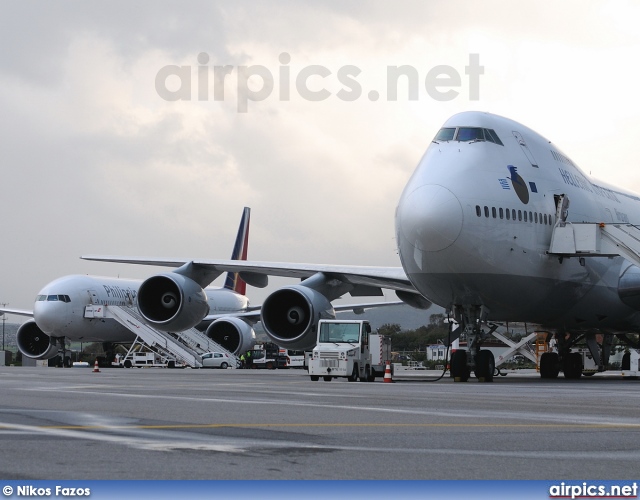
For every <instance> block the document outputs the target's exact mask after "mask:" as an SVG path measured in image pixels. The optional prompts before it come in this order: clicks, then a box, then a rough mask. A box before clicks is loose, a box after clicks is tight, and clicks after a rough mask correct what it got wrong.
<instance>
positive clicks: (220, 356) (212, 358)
mask: <svg viewBox="0 0 640 500" xmlns="http://www.w3.org/2000/svg"><path fill="white" fill-rule="evenodd" d="M230 365H231V358H230V357H229V355H228V354H226V353H224V352H208V353H206V354H203V355H202V368H222V369H223V370H226V369H227V368H229V366H230Z"/></svg>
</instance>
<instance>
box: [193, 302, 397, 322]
mask: <svg viewBox="0 0 640 500" xmlns="http://www.w3.org/2000/svg"><path fill="white" fill-rule="evenodd" d="M403 304H404V302H402V301H400V300H398V301H395V302H367V303H366V304H342V305H337V306H333V310H334V311H336V312H346V311H353V312H354V313H355V314H362V313H364V311H365V310H367V309H374V308H376V307H388V306H399V305H403ZM229 317H233V318H241V319H244V320H246V321H248V322H249V323H257V322H258V321H260V306H257V307H253V308H251V310H249V311H246V312H241V313H225V314H209V315H207V316H205V317H204V318H203V320H202V321H203V322H204V323H210V322H212V321H215V320H217V319H220V318H229Z"/></svg>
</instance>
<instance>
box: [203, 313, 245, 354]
mask: <svg viewBox="0 0 640 500" xmlns="http://www.w3.org/2000/svg"><path fill="white" fill-rule="evenodd" d="M205 333H206V335H207V337H209V338H210V339H211V340H213V341H214V342H216V343H217V344H220V345H221V346H222V347H224V348H225V349H226V350H227V351H229V352H231V353H233V354H241V353H244V352H247V351H248V350H250V349H253V347H254V346H255V345H256V332H254V331H253V328H251V326H249V324H247V323H246V322H245V321H243V320H241V319H240V318H232V317H229V318H220V319H217V320H215V321H214V322H213V323H211V324H210V325H209V327H208V328H207V330H206V332H205Z"/></svg>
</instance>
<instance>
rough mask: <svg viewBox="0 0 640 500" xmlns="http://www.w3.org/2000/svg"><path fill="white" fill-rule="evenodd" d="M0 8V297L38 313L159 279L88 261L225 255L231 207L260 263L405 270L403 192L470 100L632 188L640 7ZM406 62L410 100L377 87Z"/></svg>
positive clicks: (287, 4) (253, 294) (639, 180)
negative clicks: (245, 210)
mask: <svg viewBox="0 0 640 500" xmlns="http://www.w3.org/2000/svg"><path fill="white" fill-rule="evenodd" d="M2 7H3V12H2V16H0V42H1V46H2V49H1V51H0V89H1V91H2V92H1V93H0V137H1V140H0V162H1V169H0V172H1V174H2V175H1V177H0V221H1V223H0V238H1V242H2V243H1V244H0V302H8V303H9V304H10V306H11V307H16V308H32V305H33V298H34V296H35V295H36V293H37V292H38V291H39V290H40V288H41V287H42V286H43V285H45V284H46V283H47V282H49V281H51V280H52V279H54V278H56V277H59V276H62V275H65V274H74V273H82V274H102V275H110V276H118V275H119V276H122V277H136V278H138V277H140V278H141V277H145V276H148V275H150V274H151V272H152V271H153V269H151V268H143V267H137V266H122V265H109V264H100V263H92V262H85V261H81V260H80V259H79V256H80V255H82V254H89V253H99V254H114V255H143V256H159V257H202V258H205V257H209V258H228V257H229V255H230V252H231V247H232V244H233V239H234V236H235V231H236V229H237V224H238V221H239V218H240V215H241V212H242V207H243V206H245V205H247V206H250V207H251V208H252V226H251V243H250V248H249V257H250V258H252V259H256V260H277V261H295V262H322V263H334V264H363V265H390V266H396V265H399V260H398V257H397V254H396V251H395V244H394V226H393V214H394V210H395V207H396V204H397V201H398V198H399V195H400V193H401V191H402V188H403V186H404V184H405V182H406V181H407V179H408V178H409V176H410V174H411V172H412V171H413V169H414V167H415V166H416V164H417V163H418V161H419V159H420V157H421V155H422V153H423V152H424V150H425V149H426V147H427V146H428V145H429V143H430V141H431V138H432V137H433V136H434V134H435V133H436V131H437V130H438V129H439V127H440V125H441V124H442V122H443V121H444V120H446V119H447V118H448V117H449V116H450V115H452V114H454V113H457V112H459V111H464V110H469V109H473V110H483V111H490V112H493V113H497V114H502V115H505V116H508V117H510V118H513V119H515V120H518V121H520V122H523V123H524V124H526V125H527V126H529V127H531V128H533V129H534V130H537V131H538V132H540V133H542V134H543V135H545V136H547V137H548V138H549V139H551V140H553V141H554V143H556V144H557V145H558V146H559V147H560V148H561V149H562V150H563V151H564V152H565V153H566V154H567V155H569V156H570V157H571V158H572V159H573V160H574V161H575V162H576V163H577V164H578V165H580V166H581V167H582V168H583V170H585V171H586V172H587V173H589V172H590V173H592V175H593V176H594V177H597V178H601V179H603V180H607V181H609V182H613V183H617V184H623V185H625V186H626V187H629V188H631V189H635V190H638V191H640V169H638V168H637V166H636V162H637V160H638V158H639V157H640V151H639V149H640V141H639V140H638V136H640V125H639V123H640V122H639V121H638V118H639V117H640V98H639V97H638V92H637V86H638V77H639V76H640V75H639V71H638V66H637V60H638V54H640V32H639V31H638V29H637V20H638V19H640V5H639V4H638V3H637V2H631V1H629V2H624V1H616V2H605V1H600V2H598V1H593V2H585V1H566V2H551V1H544V0H535V1H523V2H493V1H489V0H486V1H484V2H463V1H452V0H445V1H430V2H424V1H402V0H400V1H395V2H383V1H366V2H365V1H354V2H339V1H335V2H334V1H317V2H294V1H279V2H278V1H264V2H262V1H236V2H213V1H202V2H198V1H193V2H166V1H165V2H157V1H154V2H151V1H148V2H144V1H141V2H125V1H122V2H118V1H109V2H106V1H94V2H83V1H60V2H31V1H7V2H3V4H2ZM472 54H478V57H479V64H480V65H482V66H483V68H484V73H483V74H482V75H481V76H480V77H479V79H478V85H477V88H474V85H473V82H471V77H470V75H467V74H466V73H465V67H466V66H468V65H469V64H470V60H471V59H470V58H471V57H472V56H471V55H472ZM199 55H200V59H199ZM216 66H218V67H227V73H228V74H227V76H226V77H225V78H224V80H223V79H222V78H220V74H218V78H216V69H215V67H216ZM398 66H407V67H410V68H412V70H413V71H414V72H415V74H416V75H418V78H419V87H418V89H417V95H416V91H415V90H414V91H412V92H409V91H408V90H407V84H406V80H400V83H399V84H398V92H397V98H395V99H393V98H392V97H391V94H392V93H389V92H390V91H389V89H388V85H387V83H388V78H387V74H388V71H389V69H388V68H389V67H398ZM310 67H311V69H309V68H310ZM318 68H321V70H318ZM434 68H435V69H434ZM218 71H219V73H220V68H219V69H218ZM310 71H311V72H315V73H318V72H319V71H323V72H324V73H323V74H324V75H325V76H321V75H320V74H315V75H311V76H309V72H310ZM442 71H444V73H445V74H446V75H448V76H449V77H452V75H453V78H452V80H451V81H452V82H454V83H455V75H458V76H459V84H457V85H454V86H450V87H444V88H443V87H440V88H438V89H437V90H440V91H444V90H452V91H453V94H449V95H448V97H449V98H448V99H444V98H443V97H442V96H439V94H437V93H434V92H431V94H430V93H429V92H427V90H426V86H425V81H427V82H429V81H430V82H433V74H434V72H435V73H437V74H440V73H442ZM305 75H306V76H308V78H306V77H305ZM345 75H346V76H345ZM303 77H304V78H303ZM430 78H431V79H430ZM300 81H302V83H303V85H300ZM474 93H477V96H476V97H477V99H476V98H474ZM376 95H377V96H378V98H377V99H375V97H376ZM250 97H253V98H255V99H260V100H255V101H252V100H250V99H249V98H250ZM249 296H250V298H251V299H252V301H253V302H254V303H260V302H261V301H262V299H263V298H264V296H265V292H264V291H260V290H256V289H250V291H249Z"/></svg>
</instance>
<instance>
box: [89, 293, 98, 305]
mask: <svg viewBox="0 0 640 500" xmlns="http://www.w3.org/2000/svg"><path fill="white" fill-rule="evenodd" d="M87 293H88V294H89V304H91V305H94V306H97V305H100V297H98V292H96V291H95V290H87Z"/></svg>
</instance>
